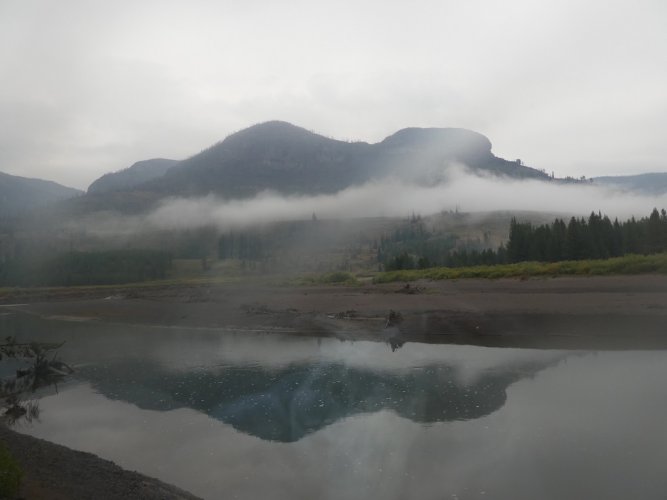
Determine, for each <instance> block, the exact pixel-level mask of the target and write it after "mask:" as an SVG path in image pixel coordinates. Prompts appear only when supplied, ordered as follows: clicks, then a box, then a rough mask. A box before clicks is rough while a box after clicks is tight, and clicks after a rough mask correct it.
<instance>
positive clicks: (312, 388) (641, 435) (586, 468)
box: [3, 320, 667, 499]
mask: <svg viewBox="0 0 667 500" xmlns="http://www.w3.org/2000/svg"><path fill="white" fill-rule="evenodd" d="M32 321H34V320H32ZM60 325H62V324H60ZM3 326H5V327H6V326H8V324H7V322H6V321H5V324H3ZM47 327H48V328H47ZM66 327H67V328H65V329H63V328H62V327H54V324H46V323H45V324H37V323H33V324H32V325H31V328H30V331H32V332H33V333H34V334H35V335H37V336H38V337H41V336H42V335H49V336H52V335H58V336H60V337H63V336H65V337H67V339H66V340H68V342H67V345H66V348H65V349H63V353H62V356H63V357H65V358H66V359H67V361H70V362H72V363H73V364H75V365H77V366H78V371H77V375H76V378H75V379H73V380H72V381H70V382H69V383H68V384H67V385H66V386H65V387H61V388H60V393H59V394H58V395H45V397H43V398H42V399H41V401H40V407H41V411H42V417H41V421H40V422H38V423H35V424H33V425H32V426H24V427H23V428H21V429H20V430H21V431H22V432H27V433H30V434H33V435H36V436H39V437H44V438H46V439H49V440H52V441H55V442H58V443H61V444H64V445H67V446H70V447H73V448H77V449H82V450H86V451H91V452H93V453H96V454H98V455H100V456H102V457H104V458H108V459H111V460H113V461H115V462H117V463H118V464H120V465H121V466H123V467H126V468H129V469H136V470H139V471H140V472H143V473H145V474H148V475H152V476H155V477H158V478H160V479H163V480H165V481H168V482H171V483H174V484H176V485H178V486H181V487H183V488H185V489H188V490H190V491H192V492H193V493H195V494H198V495H201V496H203V497H205V498H220V497H222V496H224V497H229V498H253V499H254V498H290V499H292V498H331V499H334V498H335V499H338V498H396V499H399V498H419V499H421V498H424V499H431V498H433V499H436V498H438V499H441V498H526V499H528V498H633V497H634V498H662V495H663V494H664V492H665V491H667V480H665V479H664V474H663V472H664V471H663V464H664V463H666V462H667V437H666V435H665V433H664V432H663V428H664V421H665V418H666V417H667V397H666V395H667V394H666V393H667V391H666V390H665V389H664V387H665V384H664V381H665V380H667V354H666V353H664V352H661V351H653V352H633V351H626V352H605V353H573V352H570V353H563V352H554V351H529V350H516V349H488V348H478V347H465V346H433V345H422V344H410V343H408V344H406V345H405V346H404V347H403V348H402V349H400V350H398V351H397V352H395V353H392V352H391V350H390V349H389V347H388V346H386V345H384V344H380V343H370V342H357V343H341V342H339V341H337V340H327V339H320V340H318V339H311V338H295V337H281V336H275V335H273V336H272V335H253V334H237V335H218V334H215V333H212V332H208V333H203V332H196V331H179V330H159V329H128V328H127V327H122V328H117V327H116V328H114V327H109V326H107V327H92V326H90V325H76V326H74V327H71V325H66ZM111 339H113V340H111Z"/></svg>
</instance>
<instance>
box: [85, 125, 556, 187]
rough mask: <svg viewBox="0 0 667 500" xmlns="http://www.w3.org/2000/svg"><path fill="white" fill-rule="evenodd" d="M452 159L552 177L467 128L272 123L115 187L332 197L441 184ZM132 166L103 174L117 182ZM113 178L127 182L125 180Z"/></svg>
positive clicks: (482, 168) (501, 171) (505, 172)
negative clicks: (362, 134) (346, 134)
mask: <svg viewBox="0 0 667 500" xmlns="http://www.w3.org/2000/svg"><path fill="white" fill-rule="evenodd" d="M141 163H142V162H138V163H137V164H135V165H133V167H135V166H136V165H139V164H141ZM452 164H464V165H466V166H467V167H468V168H470V169H471V170H473V171H477V172H484V173H490V174H496V175H501V176H509V177H514V178H535V179H544V180H547V179H548V176H547V175H546V174H545V173H544V172H542V171H539V170H536V169H533V168H530V167H527V166H525V165H522V164H521V163H520V162H516V161H508V160H504V159H502V158H498V157H496V156H495V155H494V154H493V153H492V144H491V141H490V140H489V139H488V138H487V137H485V136H484V135H482V134H480V133H478V132H473V131H470V130H466V129H461V128H418V127H410V128H404V129H401V130H398V131H397V132H395V133H394V134H391V135H389V136H387V137H386V138H385V139H383V140H382V141H380V142H377V143H373V144H370V143H366V142H362V141H359V142H350V141H342V140H337V139H331V138H328V137H325V136H323V135H320V134H317V133H315V132H312V131H309V130H307V129H305V128H302V127H299V126H296V125H293V124H291V123H288V122H284V121H268V122H263V123H258V124H255V125H252V126H250V127H248V128H245V129H242V130H240V131H237V132H235V133H232V134H230V135H229V136H227V137H226V138H224V139H223V140H221V141H219V142H217V143H215V144H213V145H212V146H210V147H208V148H206V149H204V150H203V151H201V152H200V153H197V154H195V155H193V156H190V157H189V158H186V159H185V160H182V161H179V162H175V163H173V164H171V165H170V166H169V167H168V168H166V169H165V171H164V173H163V175H157V176H154V177H153V178H150V179H148V180H147V181H146V182H143V183H134V184H132V185H131V186H128V187H127V188H124V189H123V188H120V189H115V190H114V191H117V192H122V191H125V192H126V193H130V192H138V191H141V192H142V193H144V194H145V195H146V199H148V198H151V197H152V198H162V197H165V196H204V195H208V194H215V195H219V196H223V197H227V198H246V197H252V196H254V195H256V194H258V193H260V192H262V191H266V190H272V191H275V192H278V193H280V194H285V195H315V194H331V193H335V192H337V191H340V190H343V189H346V188H348V187H351V186H354V185H359V184H363V183H366V182H369V181H372V180H381V179H384V178H388V177H396V178H398V179H400V180H403V181H411V182H421V183H427V184H428V183H433V182H441V181H442V180H443V179H444V177H445V175H444V174H445V172H446V170H447V168H448V167H449V166H450V165H452ZM133 167H130V169H126V170H123V171H120V172H119V173H115V174H106V175H105V176H103V178H106V180H107V182H109V181H112V180H113V178H114V176H119V175H123V173H124V172H125V173H126V171H127V170H131V169H132V168H133ZM101 179H102V178H101ZM99 182H100V179H98V180H97V181H95V182H94V183H93V184H91V187H93V186H96V185H98V184H99ZM114 182H115V183H116V185H119V186H120V185H122V182H120V181H119V180H116V181H114ZM89 191H91V190H90V189H89ZM94 191H95V189H93V190H92V192H91V193H90V194H95V192H94ZM149 193H150V195H149Z"/></svg>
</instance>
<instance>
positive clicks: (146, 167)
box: [88, 158, 178, 194]
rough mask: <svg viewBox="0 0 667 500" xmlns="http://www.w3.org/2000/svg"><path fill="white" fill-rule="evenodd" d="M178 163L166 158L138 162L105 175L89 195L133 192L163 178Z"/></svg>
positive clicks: (94, 183)
mask: <svg viewBox="0 0 667 500" xmlns="http://www.w3.org/2000/svg"><path fill="white" fill-rule="evenodd" d="M176 163H178V161H177V160H167V159H164V158H154V159H152V160H144V161H138V162H137V163H135V164H134V165H132V166H131V167H128V168H126V169H124V170H119V171H118V172H111V173H108V174H105V175H103V176H102V177H100V178H99V179H97V180H96V181H95V182H93V183H92V184H91V185H90V186H89V187H88V193H89V194H90V193H108V192H111V191H127V190H132V189H134V188H136V187H137V186H140V185H141V184H144V183H146V182H148V181H151V180H153V179H157V178H158V177H162V176H163V175H164V174H165V173H166V172H167V170H169V169H170V168H171V167H173V166H174V165H175V164H176Z"/></svg>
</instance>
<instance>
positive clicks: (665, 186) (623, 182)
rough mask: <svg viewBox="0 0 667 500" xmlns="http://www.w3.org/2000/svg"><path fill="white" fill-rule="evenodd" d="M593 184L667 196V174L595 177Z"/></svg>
mask: <svg viewBox="0 0 667 500" xmlns="http://www.w3.org/2000/svg"><path fill="white" fill-rule="evenodd" d="M593 184H597V185H600V186H608V187H613V188H616V189H621V190H623V191H631V192H635V193H639V194H649V195H662V194H667V172H661V173H650V174H639V175H620V176H606V177H594V178H593Z"/></svg>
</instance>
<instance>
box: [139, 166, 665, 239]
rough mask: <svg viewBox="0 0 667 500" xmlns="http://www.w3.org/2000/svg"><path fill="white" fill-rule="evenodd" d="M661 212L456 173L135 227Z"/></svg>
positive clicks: (223, 207)
mask: <svg viewBox="0 0 667 500" xmlns="http://www.w3.org/2000/svg"><path fill="white" fill-rule="evenodd" d="M664 205H665V199H664V198H663V197H650V196H640V195H635V194H629V193H624V192H620V191H615V190H612V189H610V188H607V187H601V186H595V185H591V184H559V183H556V182H544V181H535V180H499V179H498V178H497V177H479V176H475V175H472V174H470V173H468V172H465V171H464V170H462V169H454V170H452V171H450V174H449V180H448V182H446V183H440V184H436V185H432V186H424V185H416V184H405V183H404V182H399V181H396V180H389V181H383V182H373V183H369V184H365V185H362V186H358V187H351V188H348V189H345V190H343V191H340V192H338V193H336V194H327V195H316V196H285V195H281V194H277V193H275V192H268V191H267V192H263V193H261V194H259V195H257V196H256V197H254V198H250V199H244V200H224V199H221V198H218V197H215V196H206V197H203V198H174V199H169V200H166V201H165V202H163V203H162V204H161V205H160V206H159V207H158V208H157V209H155V210H154V211H153V212H151V213H150V214H148V215H147V216H146V217H145V219H144V220H143V223H142V224H140V226H142V227H145V226H147V227H151V228H155V229H192V228H196V227H202V226H215V227H218V228H220V229H229V228H237V227H247V226H252V225H259V224H265V223H270V222H274V221H283V220H299V219H301V220H303V219H307V218H310V217H311V216H312V214H316V216H317V217H318V218H324V219H346V218H355V217H403V216H406V215H409V214H411V213H419V214H422V215H430V214H434V213H438V212H440V211H443V210H444V211H448V210H455V209H458V210H460V211H464V212H489V211H496V210H503V211H517V212H519V211H536V212H547V213H558V214H567V215H569V214H572V215H588V214H590V212H592V211H595V212H597V211H598V210H599V211H601V212H602V213H604V214H607V215H609V216H610V217H612V218H613V217H618V218H619V219H624V218H628V217H631V216H636V217H641V216H645V215H648V214H649V212H650V211H651V210H652V209H653V207H658V208H660V207H662V206H664Z"/></svg>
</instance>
